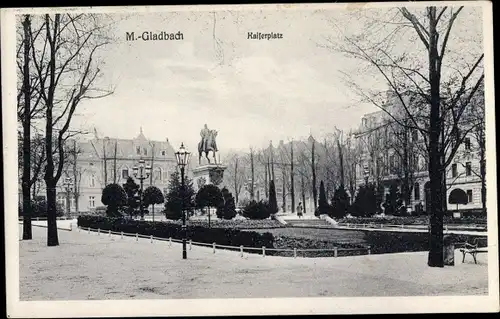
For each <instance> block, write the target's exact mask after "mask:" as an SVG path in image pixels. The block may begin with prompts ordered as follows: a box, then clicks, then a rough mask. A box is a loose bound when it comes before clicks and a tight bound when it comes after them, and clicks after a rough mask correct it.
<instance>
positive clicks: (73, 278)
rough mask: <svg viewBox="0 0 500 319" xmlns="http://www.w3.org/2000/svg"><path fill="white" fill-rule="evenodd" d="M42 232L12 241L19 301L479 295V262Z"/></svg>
mask: <svg viewBox="0 0 500 319" xmlns="http://www.w3.org/2000/svg"><path fill="white" fill-rule="evenodd" d="M46 231H47V230H46V228H41V227H33V238H34V239H33V240H30V241H20V242H19V249H20V293H21V296H20V298H21V300H90V299H98V300H100V299H175V298H251V297H259V298H262V297H321V296H329V297H334V296H340V297H350V296H417V295H481V294H487V287H488V280H487V270H488V267H487V262H486V259H487V258H486V255H485V254H483V255H480V256H479V257H478V259H479V264H477V265H475V264H474V263H473V262H472V260H471V258H469V257H470V256H467V257H468V260H467V261H466V263H464V264H462V263H461V256H459V252H458V251H457V254H456V257H455V261H456V265H455V267H445V268H430V267H427V265H426V259H427V254H426V253H420V252H419V253H400V254H386V255H370V256H353V257H342V258H314V259H312V258H310V259H308V258H297V259H294V258H287V257H274V256H266V257H262V256H261V255H253V254H245V256H244V258H241V257H240V255H239V253H238V252H232V251H224V250H217V252H216V253H215V254H214V253H213V252H212V249H211V248H205V247H196V246H193V248H192V250H188V259H187V260H182V259H181V245H180V244H176V243H173V244H172V246H171V247H169V244H168V243H167V242H154V243H150V240H149V239H139V241H136V239H135V238H133V237H124V238H123V239H121V238H120V236H114V235H113V236H111V237H108V235H107V234H101V235H100V236H98V235H97V234H96V233H90V234H88V233H87V232H86V231H81V232H79V231H77V230H73V231H63V230H60V231H59V241H60V245H59V246H57V247H47V246H46Z"/></svg>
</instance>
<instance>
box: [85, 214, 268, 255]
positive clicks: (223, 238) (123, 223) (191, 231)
mask: <svg viewBox="0 0 500 319" xmlns="http://www.w3.org/2000/svg"><path fill="white" fill-rule="evenodd" d="M78 226H79V227H82V228H87V227H90V228H94V229H101V230H103V231H107V230H111V231H113V232H124V233H131V234H136V233H137V234H140V235H146V236H150V235H153V236H154V237H158V238H170V237H171V238H173V239H182V238H183V231H182V225H181V224H178V223H165V222H151V221H141V220H132V219H124V218H110V217H101V216H79V217H78ZM187 238H188V239H191V240H192V241H195V242H202V243H207V244H211V243H214V242H215V243H217V245H227V246H240V245H243V246H245V247H259V248H261V247H262V246H265V247H266V248H272V247H273V242H274V237H273V235H272V234H271V233H257V232H253V231H241V230H238V229H230V228H207V227H204V226H198V225H191V224H190V225H189V227H188V228H187Z"/></svg>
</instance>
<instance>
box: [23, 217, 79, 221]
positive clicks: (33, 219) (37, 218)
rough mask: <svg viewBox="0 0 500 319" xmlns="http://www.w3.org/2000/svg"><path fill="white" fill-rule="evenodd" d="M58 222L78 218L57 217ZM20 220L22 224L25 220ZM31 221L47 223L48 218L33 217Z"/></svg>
mask: <svg viewBox="0 0 500 319" xmlns="http://www.w3.org/2000/svg"><path fill="white" fill-rule="evenodd" d="M56 219H57V220H73V219H76V217H74V218H73V217H65V216H64V217H57V218H56ZM18 220H19V221H20V222H22V221H23V220H24V219H23V217H19V218H18ZM31 221H37V222H38V221H47V217H31Z"/></svg>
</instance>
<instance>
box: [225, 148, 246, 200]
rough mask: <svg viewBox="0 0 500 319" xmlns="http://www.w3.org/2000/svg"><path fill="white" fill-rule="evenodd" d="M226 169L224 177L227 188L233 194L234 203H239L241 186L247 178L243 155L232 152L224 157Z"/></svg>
mask: <svg viewBox="0 0 500 319" xmlns="http://www.w3.org/2000/svg"><path fill="white" fill-rule="evenodd" d="M226 163H227V166H228V167H227V170H226V173H225V174H224V178H225V179H226V180H227V185H228V188H229V189H230V190H231V192H232V193H233V194H234V199H235V202H236V205H238V203H239V199H240V194H241V190H242V188H243V186H244V185H245V183H246V182H247V180H248V174H247V171H246V164H245V157H244V156H241V155H239V154H232V155H230V156H228V158H227V159H226Z"/></svg>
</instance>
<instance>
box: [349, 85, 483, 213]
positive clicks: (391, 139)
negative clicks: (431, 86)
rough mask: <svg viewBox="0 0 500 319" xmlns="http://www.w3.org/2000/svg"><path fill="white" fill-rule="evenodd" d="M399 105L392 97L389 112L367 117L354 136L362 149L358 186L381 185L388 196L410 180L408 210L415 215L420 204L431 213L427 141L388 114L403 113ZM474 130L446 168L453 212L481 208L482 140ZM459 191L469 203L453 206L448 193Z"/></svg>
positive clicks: (447, 186) (389, 99)
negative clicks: (365, 184)
mask: <svg viewBox="0 0 500 319" xmlns="http://www.w3.org/2000/svg"><path fill="white" fill-rule="evenodd" d="M396 101H397V99H395V98H394V97H392V98H391V96H390V95H389V97H388V103H391V105H389V106H387V109H386V111H388V112H386V111H383V110H381V111H378V112H373V113H369V114H366V115H365V116H363V118H362V119H361V125H360V127H359V129H358V130H357V134H356V136H357V141H358V146H359V149H360V150H361V157H360V162H359V164H358V166H357V170H358V173H357V176H358V179H357V183H358V185H360V184H363V183H367V182H375V183H377V184H380V183H381V184H382V185H383V186H384V188H385V192H386V193H387V192H388V189H389V185H390V183H392V182H396V183H397V184H398V185H399V186H400V190H401V186H402V185H404V182H405V181H406V182H407V183H409V187H408V190H409V196H408V199H407V200H406V205H407V207H409V208H410V209H411V210H413V211H414V210H415V209H416V206H417V205H419V204H421V205H422V207H423V208H424V209H426V210H428V205H429V204H430V203H429V200H428V199H429V189H430V185H429V172H428V156H427V153H426V150H425V144H424V139H423V137H422V135H421V133H420V132H419V130H418V129H416V128H414V127H413V128H412V127H411V126H412V125H408V126H404V125H401V123H400V122H399V123H396V120H395V119H394V117H393V116H390V115H389V114H398V112H400V113H399V114H401V113H403V112H402V111H401V106H400V105H399V104H400V103H398V102H396ZM398 109H399V110H398ZM388 113H389V114H388ZM396 118H397V119H398V121H401V120H404V117H401V116H399V117H398V116H396ZM462 126H463V127H462V129H464V130H467V129H468V128H470V123H469V122H467V121H463V123H462ZM473 132H474V130H471V131H470V133H469V134H467V135H466V136H465V138H464V139H463V143H461V145H460V146H459V147H458V150H457V152H456V154H455V155H454V156H453V158H452V161H451V164H450V165H449V166H448V167H447V169H446V189H447V195H446V198H447V203H448V209H449V210H457V209H458V210H464V209H478V208H482V200H481V180H482V178H481V174H480V171H481V160H480V146H479V143H480V141H479V140H478V138H477V135H476V134H473ZM457 188H460V189H462V190H463V191H464V192H465V193H466V194H467V198H468V203H467V204H459V205H456V204H450V203H449V195H450V193H451V192H452V191H453V190H454V189H457Z"/></svg>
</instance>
